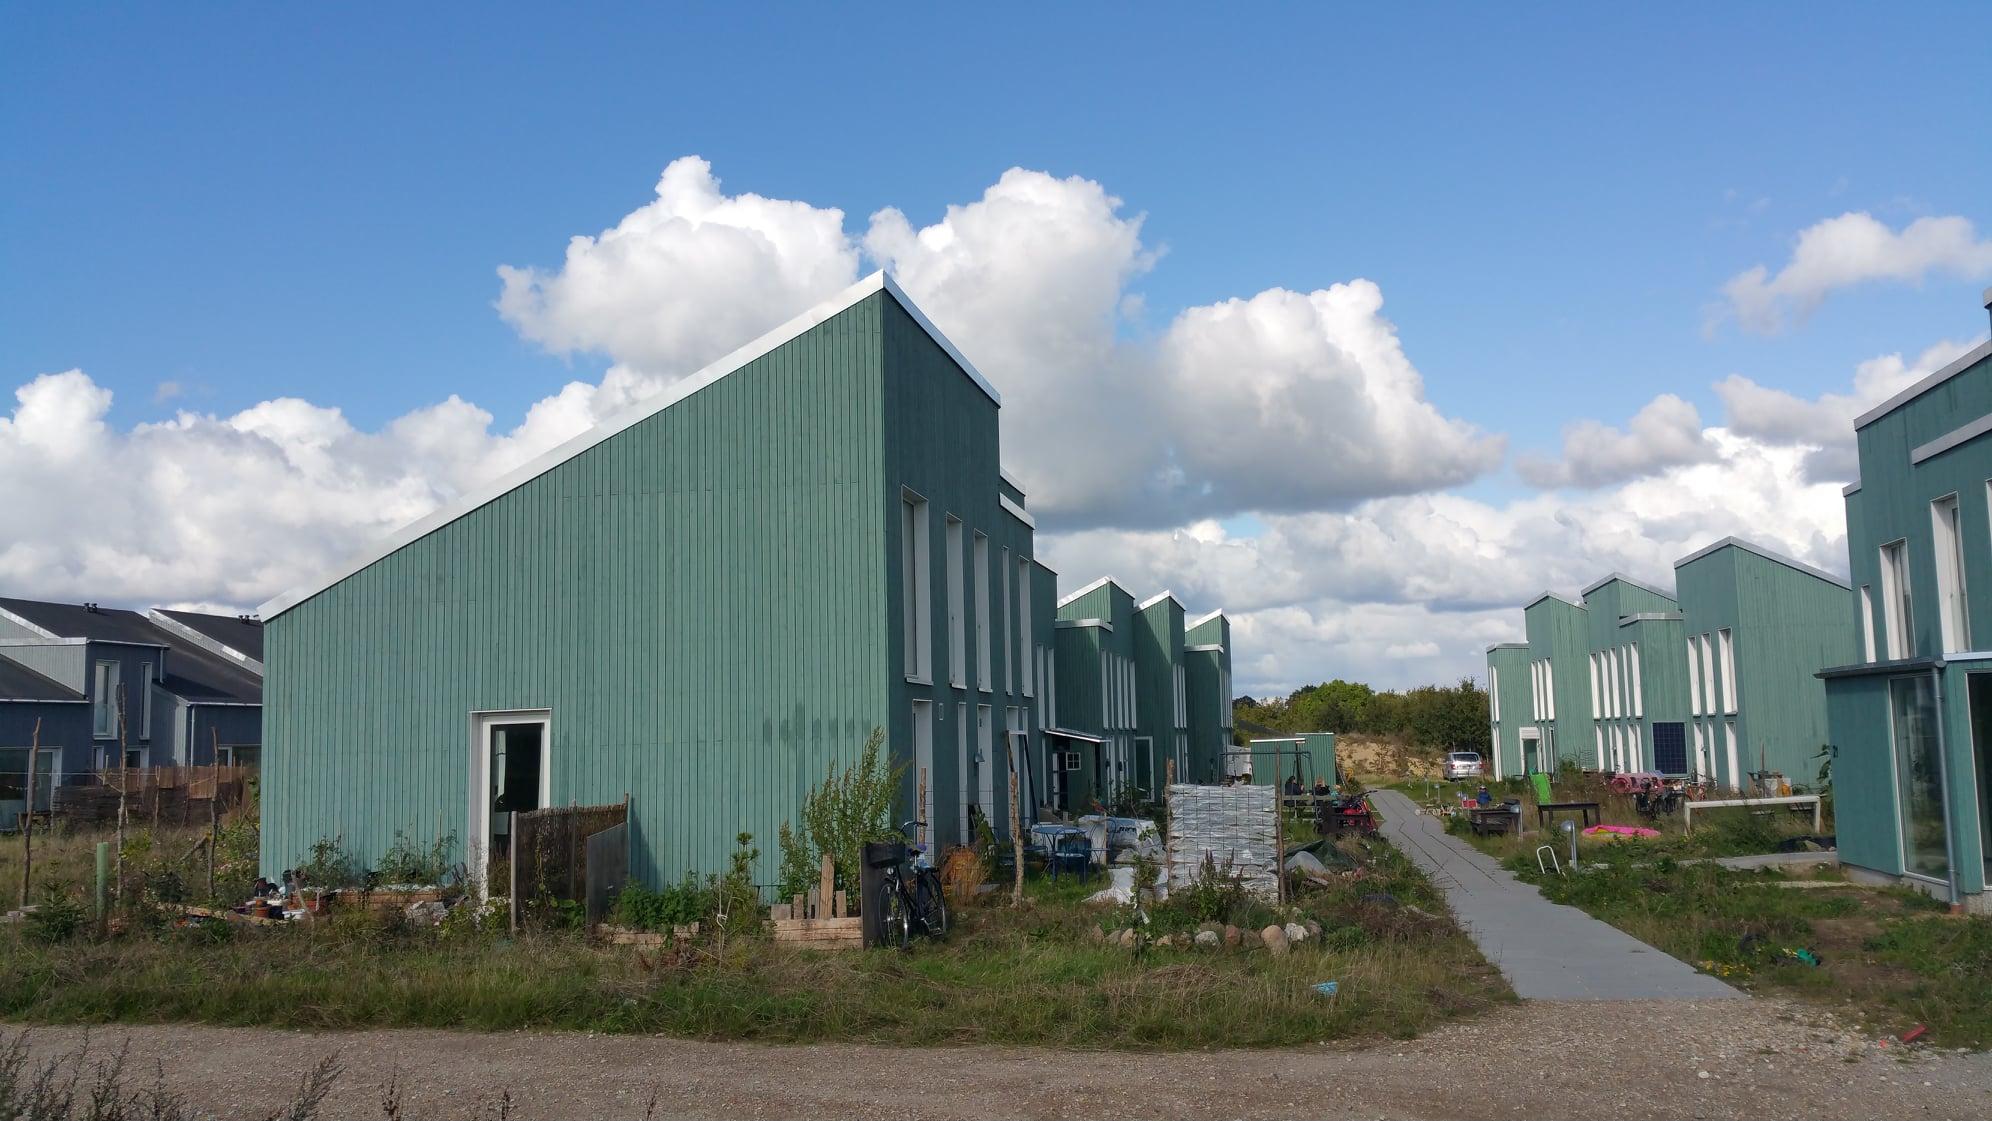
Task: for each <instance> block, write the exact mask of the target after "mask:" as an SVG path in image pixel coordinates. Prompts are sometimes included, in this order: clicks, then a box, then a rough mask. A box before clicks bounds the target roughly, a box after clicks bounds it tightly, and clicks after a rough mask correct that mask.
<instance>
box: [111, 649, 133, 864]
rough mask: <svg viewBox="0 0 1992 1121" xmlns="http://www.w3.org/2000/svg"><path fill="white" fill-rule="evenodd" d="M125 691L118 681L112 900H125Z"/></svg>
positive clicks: (126, 785)
mask: <svg viewBox="0 0 1992 1121" xmlns="http://www.w3.org/2000/svg"><path fill="white" fill-rule="evenodd" d="M125 734H126V730H125V692H124V683H123V682H119V683H118V830H117V838H118V851H117V852H116V853H115V854H114V855H115V856H116V859H117V876H116V883H115V884H113V885H112V888H111V900H112V901H113V902H116V903H123V902H124V845H125V794H126V788H127V787H128V786H130V785H131V784H130V782H129V781H127V780H128V779H129V777H130V776H129V775H127V774H126V773H125V759H126V755H127V751H128V749H127V748H126V746H125V742H126V741H125Z"/></svg>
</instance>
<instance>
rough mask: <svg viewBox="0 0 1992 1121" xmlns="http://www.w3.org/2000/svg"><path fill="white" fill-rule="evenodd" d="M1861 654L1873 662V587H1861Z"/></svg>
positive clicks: (1866, 585) (1865, 585) (1868, 585)
mask: <svg viewBox="0 0 1992 1121" xmlns="http://www.w3.org/2000/svg"><path fill="white" fill-rule="evenodd" d="M1861 652H1862V653H1864V654H1866V655H1867V660H1868V661H1870V662H1872V661H1874V587H1873V585H1870V584H1862V585H1861Z"/></svg>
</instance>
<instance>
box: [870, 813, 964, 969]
mask: <svg viewBox="0 0 1992 1121" xmlns="http://www.w3.org/2000/svg"><path fill="white" fill-rule="evenodd" d="M924 824H925V822H918V821H909V822H906V823H905V824H903V825H901V826H900V827H899V831H900V832H901V833H904V834H906V843H904V844H900V845H897V846H895V849H894V852H893V858H892V859H891V860H890V861H888V862H887V863H886V864H885V882H884V883H883V884H881V885H880V886H879V890H878V899H877V902H876V906H877V907H878V937H879V942H880V944H881V945H885V946H891V947H894V948H896V949H905V948H906V947H907V946H909V945H911V944H912V942H913V935H914V934H915V933H922V934H925V935H927V936H928V937H929V938H945V937H947V933H948V900H947V894H946V893H945V892H943V891H942V890H941V877H940V874H939V873H937V872H935V871H934V866H933V864H931V863H930V862H928V860H927V846H925V845H921V844H915V843H913V837H914V836H915V834H914V832H913V830H914V827H915V826H918V825H924Z"/></svg>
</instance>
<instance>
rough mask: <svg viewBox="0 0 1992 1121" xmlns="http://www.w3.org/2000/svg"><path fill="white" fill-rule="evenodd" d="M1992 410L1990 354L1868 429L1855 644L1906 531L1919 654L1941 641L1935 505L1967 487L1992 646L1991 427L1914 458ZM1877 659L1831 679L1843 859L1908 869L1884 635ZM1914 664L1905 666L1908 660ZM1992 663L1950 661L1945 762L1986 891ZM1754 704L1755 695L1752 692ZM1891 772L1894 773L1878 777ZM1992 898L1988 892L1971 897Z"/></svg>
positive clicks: (1974, 613)
mask: <svg viewBox="0 0 1992 1121" xmlns="http://www.w3.org/2000/svg"><path fill="white" fill-rule="evenodd" d="M1987 415H1992V356H1981V357H1979V358H1978V359H1976V360H1975V361H1973V362H1972V363H1971V364H1969V365H1967V366H1964V367H1963V368H1961V369H1960V370H1959V371H1958V372H1956V373H1955V374H1954V375H1953V376H1951V377H1949V378H1947V379H1946V380H1944V381H1943V382H1941V383H1938V384H1937V385H1935V386H1933V387H1931V388H1929V389H1928V390H1926V391H1924V392H1923V393H1921V394H1919V395H1918V396H1917V397H1915V398H1914V399H1912V400H1910V401H1909V402H1907V403H1905V404H1903V405H1901V406H1899V407H1897V408H1895V409H1893V410H1891V411H1889V412H1887V413H1885V414H1883V415H1882V416H1880V417H1877V418H1874V419H1872V420H1870V421H1869V422H1868V423H1867V424H1865V425H1863V426H1862V427H1861V428H1860V429H1859V430H1858V432H1857V442H1858V446H1859V450H1860V464H1861V473H1860V483H1859V486H1858V489H1856V490H1854V491H1853V492H1852V493H1850V494H1849V495H1848V496H1847V503H1846V505H1847V547H1848V561H1849V569H1850V574H1851V578H1852V579H1851V583H1852V584H1853V586H1854V588H1855V589H1856V591H1855V592H1853V593H1851V594H1850V595H1849V596H1848V602H1849V604H1850V606H1852V608H1853V615H1854V626H1853V628H1852V632H1853V637H1854V642H1853V646H1854V654H1853V657H1852V658H1850V659H1849V660H1850V661H1853V660H1855V659H1865V658H1866V657H1867V651H1866V649H1865V643H1864V642H1863V638H1864V637H1865V635H1864V632H1865V631H1866V629H1867V626H1868V620H1867V619H1866V618H1865V616H1864V613H1863V612H1862V611H1861V610H1860V609H1859V603H1860V595H1859V589H1860V588H1862V587H1864V586H1865V587H1868V588H1871V589H1872V596H1873V600H1874V611H1875V619H1874V622H1875V623H1876V624H1877V629H1879V624H1880V622H1881V618H1882V612H1883V610H1884V604H1883V598H1884V597H1883V594H1882V583H1881V579H1880V567H1881V564H1880V549H1881V547H1882V546H1883V545H1886V544H1888V543H1890V542H1893V541H1898V540H1900V541H1904V542H1906V545H1907V550H1908V565H1909V578H1910V579H1909V583H1910V600H1911V619H1910V622H1911V627H1910V630H1911V636H1912V641H1913V645H1914V650H1913V651H1910V652H1909V653H1910V654H1912V655H1914V656H1916V657H1929V656H1932V655H1937V654H1939V653H1941V652H1942V646H1943V643H1942V638H1941V625H1940V622H1939V617H1938V613H1937V610H1936V603H1937V596H1936V589H1937V576H1936V554H1935V546H1934V532H1933V527H1932V518H1931V509H1930V504H1931V502H1932V501H1933V500H1935V499H1938V498H1941V497H1943V496H1946V495H1950V494H1956V495H1957V496H1958V500H1959V501H1958V512H1959V517H1960V520H1961V522H1962V525H1961V530H1962V541H1963V549H1964V565H1963V568H1964V572H1965V593H1966V618H1967V622H1968V626H1969V630H1970V635H1969V638H1970V640H1971V641H1970V645H1971V646H1973V647H1977V648H1980V649H1982V648H1984V647H1986V646H1988V645H1992V576H1988V575H1987V574H1988V573H1992V524H1988V516H1989V512H1988V501H1992V496H1988V486H1987V480H1988V479H1992V435H1985V434H1981V435H1978V436H1977V437H1975V438H1972V439H1970V440H1967V441H1965V442H1963V443H1961V444H1959V445H1958V446H1956V447H1953V448H1951V449H1949V450H1947V451H1944V452H1941V453H1939V454H1936V455H1933V456H1929V457H1927V458H1925V459H1924V460H1923V462H1921V463H1916V462H1914V452H1915V449H1917V448H1919V447H1921V446H1923V445H1926V444H1929V443H1931V442H1932V441H1935V440H1938V439H1939V438H1941V437H1944V436H1947V435H1949V434H1951V433H1953V432H1955V431H1957V430H1959V429H1961V428H1963V427H1964V426H1965V425H1967V424H1970V423H1972V422H1974V421H1977V420H1979V419H1981V418H1983V417H1985V416H1987ZM1873 644H1874V647H1875V652H1876V659H1877V663H1876V664H1877V667H1878V668H1877V670H1876V671H1875V672H1874V673H1873V674H1872V675H1871V676H1858V677H1848V676H1833V677H1829V678H1828V679H1827V681H1826V694H1827V699H1828V721H1829V735H1830V738H1831V743H1832V745H1833V748H1834V759H1833V790H1834V801H1835V811H1836V816H1837V817H1838V820H1839V823H1840V825H1839V828H1840V831H1841V838H1842V839H1841V843H1840V845H1841V859H1842V861H1843V862H1844V863H1847V864H1851V865H1856V866H1860V867H1866V868H1872V869H1875V870H1878V871H1883V872H1890V873H1899V872H1900V869H1901V862H1900V855H1899V854H1900V809H1899V802H1898V793H1897V790H1896V787H1895V784H1894V783H1893V781H1892V775H1893V767H1894V765H1895V764H1894V758H1895V743H1894V736H1893V730H1892V728H1891V719H1890V713H1889V704H1888V684H1887V682H1888V680H1889V679H1890V677H1891V676H1899V674H1898V673H1892V672H1891V670H1890V667H1888V666H1887V665H1886V664H1884V663H1885V662H1886V660H1887V659H1888V656H1889V655H1888V651H1887V646H1886V642H1885V640H1884V639H1883V637H1882V636H1881V635H1875V636H1874V637H1873ZM1906 668H1907V667H1905V669H1906ZM1979 672H1992V663H1987V662H1985V661H1980V660H1976V659H1952V660H1951V661H1950V664H1949V665H1948V667H1947V668H1946V669H1945V670H1944V671H1943V674H1942V680H1943V688H1944V700H1945V704H1944V708H1943V733H1944V743H1945V747H1946V751H1945V764H1946V769H1947V773H1948V776H1949V779H1950V790H1949V803H1948V807H1947V808H1948V811H1949V817H1950V820H1951V823H1952V826H1953V828H1954V829H1955V830H1956V836H1955V838H1954V844H1955V846H1956V848H1957V850H1958V851H1957V854H1956V856H1955V862H1956V864H1957V867H1958V869H1959V880H1960V888H1961V889H1962V890H1963V891H1964V892H1965V893H1966V894H1968V895H1974V896H1976V895H1978V894H1979V893H1982V892H1983V888H1984V883H1983V881H1984V863H1983V861H1984V858H1985V848H1984V840H1985V823H1986V816H1987V810H1986V801H1987V799H1988V797H1992V790H1988V789H1987V787H1986V785H1985V779H1984V777H1983V776H1985V775H1986V774H1987V773H1988V770H1992V756H1988V751H1989V750H1992V749H1989V748H1988V745H1986V744H1985V743H1983V742H1982V741H1981V739H1980V737H1979V735H1978V731H1979V729H1975V728H1974V726H1973V721H1972V714H1971V713H1970V711H1969V704H1968V689H1969V684H1970V679H1971V676H1972V675H1973V674H1974V673H1979ZM1744 703H1745V704H1746V705H1747V704H1748V703H1749V698H1748V697H1747V696H1746V697H1744ZM1878 776H1889V777H1891V781H1888V782H1883V781H1878ZM1966 902H1967V905H1968V906H1979V907H1982V906H1983V905H1984V904H1983V901H1982V899H1979V900H1976V901H1973V900H1967V901H1966Z"/></svg>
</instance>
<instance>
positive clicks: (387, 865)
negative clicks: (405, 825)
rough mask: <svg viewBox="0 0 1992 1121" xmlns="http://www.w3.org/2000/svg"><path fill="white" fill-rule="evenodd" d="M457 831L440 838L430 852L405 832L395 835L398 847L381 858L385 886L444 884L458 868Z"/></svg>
mask: <svg viewBox="0 0 1992 1121" xmlns="http://www.w3.org/2000/svg"><path fill="white" fill-rule="evenodd" d="M456 840H457V836H456V831H455V830H451V831H450V832H448V833H446V834H444V835H443V836H440V837H438V838H436V840H435V843H434V844H431V845H429V846H428V847H427V848H423V847H420V846H418V845H416V844H415V843H414V842H413V841H410V840H409V839H408V837H407V835H406V834H404V833H403V832H402V831H401V830H399V829H396V830H395V831H394V843H393V844H392V845H389V846H388V848H387V852H385V853H384V854H382V855H381V858H380V870H379V873H378V878H379V880H380V882H381V883H384V884H418V885H424V886H427V885H433V884H441V883H442V882H443V881H444V880H445V879H446V878H448V877H449V874H450V872H451V870H452V868H453V866H454V863H455V861H454V859H453V858H454V856H455V854H456Z"/></svg>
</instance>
